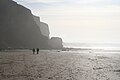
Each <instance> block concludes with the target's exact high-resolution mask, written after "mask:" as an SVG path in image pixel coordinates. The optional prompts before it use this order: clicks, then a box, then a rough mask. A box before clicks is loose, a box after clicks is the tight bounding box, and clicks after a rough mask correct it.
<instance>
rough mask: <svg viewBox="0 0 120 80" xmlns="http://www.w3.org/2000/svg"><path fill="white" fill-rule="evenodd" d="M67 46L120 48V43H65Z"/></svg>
mask: <svg viewBox="0 0 120 80" xmlns="http://www.w3.org/2000/svg"><path fill="white" fill-rule="evenodd" d="M63 46H64V47H65V48H83V49H84V48H85V49H86V48H87V49H105V50H120V43H67V42H66V43H63Z"/></svg>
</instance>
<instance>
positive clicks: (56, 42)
mask: <svg viewBox="0 0 120 80" xmlns="http://www.w3.org/2000/svg"><path fill="white" fill-rule="evenodd" d="M62 43H63V41H62V39H61V38H59V37H52V38H51V39H50V40H49V46H50V48H52V49H62V48H63V45H62Z"/></svg>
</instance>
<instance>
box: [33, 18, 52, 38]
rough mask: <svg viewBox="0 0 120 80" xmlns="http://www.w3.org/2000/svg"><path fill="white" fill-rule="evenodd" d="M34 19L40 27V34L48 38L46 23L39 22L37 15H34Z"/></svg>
mask: <svg viewBox="0 0 120 80" xmlns="http://www.w3.org/2000/svg"><path fill="white" fill-rule="evenodd" d="M34 20H35V22H36V24H37V25H38V26H39V27H40V31H41V33H42V35H44V36H46V37H48V38H49V34H50V32H49V27H48V24H46V23H44V22H41V21H40V18H39V17H37V16H34Z"/></svg>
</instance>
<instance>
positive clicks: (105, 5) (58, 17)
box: [14, 0, 120, 43]
mask: <svg viewBox="0 0 120 80" xmlns="http://www.w3.org/2000/svg"><path fill="white" fill-rule="evenodd" d="M14 1H16V2H17V3H19V4H22V5H24V6H25V7H27V8H29V9H31V11H32V13H33V14H34V15H37V16H39V17H40V20H41V21H42V22H45V23H47V24H48V25H49V29H50V37H53V36H54V37H61V38H62V39H63V42H79V43H120V0H14Z"/></svg>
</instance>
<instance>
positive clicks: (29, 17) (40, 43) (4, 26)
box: [0, 0, 48, 48]
mask: <svg viewBox="0 0 120 80" xmlns="http://www.w3.org/2000/svg"><path fill="white" fill-rule="evenodd" d="M46 42H48V36H43V35H42V34H41V31H40V28H39V26H38V25H37V24H36V22H35V21H34V18H33V14H32V13H31V11H30V10H29V9H27V8H25V7H23V6H21V5H18V4H17V3H16V2H14V1H12V0H0V45H2V46H3V45H4V46H7V47H27V48H33V47H35V48H36V47H39V48H46V47H47V46H48V45H47V44H46Z"/></svg>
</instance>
